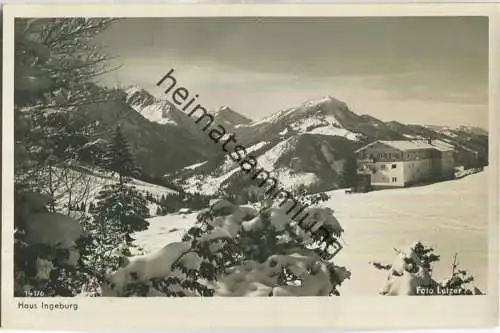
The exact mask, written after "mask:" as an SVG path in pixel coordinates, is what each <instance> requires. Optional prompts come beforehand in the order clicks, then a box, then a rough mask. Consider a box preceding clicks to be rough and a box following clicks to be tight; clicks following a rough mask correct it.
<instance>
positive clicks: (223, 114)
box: [216, 105, 251, 125]
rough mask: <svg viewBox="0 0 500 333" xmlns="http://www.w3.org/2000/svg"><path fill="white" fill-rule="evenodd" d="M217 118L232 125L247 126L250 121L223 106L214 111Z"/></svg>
mask: <svg viewBox="0 0 500 333" xmlns="http://www.w3.org/2000/svg"><path fill="white" fill-rule="evenodd" d="M216 115H217V117H219V118H220V119H223V120H224V121H226V122H227V123H230V124H232V125H241V124H248V123H250V122H251V120H250V119H249V118H247V117H245V116H244V115H242V114H240V113H238V112H236V111H234V110H233V109H231V108H230V107H229V106H227V105H223V106H221V107H220V108H219V110H217V111H216Z"/></svg>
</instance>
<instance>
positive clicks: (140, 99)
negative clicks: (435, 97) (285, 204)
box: [125, 87, 488, 195]
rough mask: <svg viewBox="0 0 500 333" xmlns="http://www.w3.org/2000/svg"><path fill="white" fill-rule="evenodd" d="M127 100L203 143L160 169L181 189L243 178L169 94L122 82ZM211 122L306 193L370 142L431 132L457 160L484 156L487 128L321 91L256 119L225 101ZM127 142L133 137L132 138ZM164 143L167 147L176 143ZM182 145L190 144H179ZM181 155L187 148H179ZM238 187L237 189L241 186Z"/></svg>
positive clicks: (215, 186) (332, 180)
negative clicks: (391, 114) (387, 112)
mask: <svg viewBox="0 0 500 333" xmlns="http://www.w3.org/2000/svg"><path fill="white" fill-rule="evenodd" d="M125 91H126V93H127V103H129V104H130V105H131V106H132V108H133V109H134V110H135V111H136V112H137V113H139V114H140V115H141V116H143V117H144V118H145V119H147V120H149V121H150V122H152V123H155V124H161V125H165V126H166V127H168V128H175V130H177V129H179V128H183V129H185V131H186V132H188V133H191V135H192V137H193V138H196V140H199V145H200V146H203V147H207V151H208V152H209V157H208V158H207V159H205V160H204V159H203V157H199V156H196V157H193V158H195V159H197V161H196V163H193V164H191V165H189V164H187V165H184V166H183V167H179V168H178V169H177V170H175V171H173V172H168V173H165V174H164V177H165V178H166V179H168V180H169V181H172V182H174V183H176V184H178V185H179V186H181V187H182V188H183V189H185V190H186V191H188V192H200V193H204V194H207V195H212V194H214V193H216V192H217V191H218V190H219V189H228V188H232V187H237V188H238V187H241V186H239V185H238V184H237V183H238V181H239V179H241V178H242V177H243V175H242V171H241V170H239V165H238V164H237V163H236V162H234V161H233V160H232V159H231V158H230V157H229V156H227V155H226V156H224V154H223V151H222V149H221V148H220V147H218V146H217V145H216V144H214V143H213V142H211V141H210V140H207V135H206V134H205V133H203V131H202V130H201V128H200V127H199V126H197V125H195V124H194V122H195V120H196V118H194V119H192V118H190V117H188V116H187V115H186V114H185V113H184V112H182V111H180V110H178V109H177V108H176V107H175V106H174V105H173V104H172V103H170V102H169V101H168V100H158V99H156V98H155V97H153V96H152V95H151V94H150V93H148V92H147V91H145V90H144V89H138V88H137V87H132V88H128V89H126V90H125ZM212 114H213V115H214V116H215V121H214V124H215V123H217V124H221V125H223V126H224V127H225V128H226V129H227V131H228V132H233V133H235V140H236V141H237V142H238V144H243V145H244V146H245V147H246V149H247V152H249V153H250V152H251V154H252V155H253V156H255V157H256V158H257V161H258V164H259V166H260V167H262V168H264V169H265V170H267V171H269V172H272V174H273V176H274V177H275V178H276V179H278V180H279V181H280V182H281V183H282V184H283V185H284V186H285V187H286V188H288V189H290V190H296V189H298V188H306V189H307V190H309V191H310V192H318V191H325V190H332V189H336V188H338V187H339V184H340V176H339V175H340V173H341V169H342V165H343V162H344V160H345V158H346V157H347V156H348V155H349V154H351V153H352V152H353V151H354V150H355V149H357V148H359V147H361V146H363V145H365V144H367V143H370V142H373V141H375V140H426V139H428V138H433V139H434V140H439V141H442V142H443V143H444V144H448V145H452V146H453V147H455V152H456V160H458V164H459V165H460V163H461V162H463V163H466V161H467V159H468V158H469V156H470V155H471V154H474V152H477V153H478V154H479V155H480V157H481V158H483V159H487V149H488V136H487V132H486V134H485V131H482V132H481V131H479V130H477V129H473V128H468V127H465V126H462V127H460V128H449V127H440V126H432V125H429V126H424V125H411V124H410V125H405V124H401V123H398V122H395V121H390V122H383V121H381V120H378V119H376V118H374V117H371V116H367V115H358V114H356V113H354V112H352V111H351V110H350V109H349V107H348V106H347V104H346V103H345V102H343V101H340V100H338V99H335V98H334V97H331V96H326V97H323V98H319V99H316V100H310V101H306V102H304V103H303V104H302V105H299V106H297V107H294V108H290V109H286V110H282V111H279V112H276V113H274V114H272V115H270V116H268V117H265V118H263V119H260V120H254V121H251V120H250V119H248V118H246V117H244V116H242V115H240V114H238V113H237V112H236V111H234V110H232V109H230V108H229V107H228V106H224V107H221V108H220V109H219V110H217V111H215V112H213V113H212ZM131 139H132V140H133V137H131ZM176 142H177V141H174V144H169V143H166V149H167V150H172V151H175V150H177V149H179V147H178V145H177V144H176ZM186 145H187V146H188V147H189V143H187V144H184V145H183V146H182V147H183V149H184V147H185V146H186ZM186 154H189V152H188V151H186ZM238 190H241V191H244V189H243V188H238Z"/></svg>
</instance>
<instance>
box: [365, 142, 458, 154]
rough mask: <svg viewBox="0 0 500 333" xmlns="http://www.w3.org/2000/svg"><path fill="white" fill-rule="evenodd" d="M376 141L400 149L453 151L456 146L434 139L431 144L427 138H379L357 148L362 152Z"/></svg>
mask: <svg viewBox="0 0 500 333" xmlns="http://www.w3.org/2000/svg"><path fill="white" fill-rule="evenodd" d="M376 143H381V144H384V145H386V146H389V147H392V148H394V149H397V150H400V151H409V150H424V149H433V150H439V151H453V150H454V147H453V146H452V145H450V144H449V143H446V142H444V141H440V140H432V141H431V143H430V144H429V143H428V142H427V141H426V140H378V141H375V142H372V143H370V144H368V145H366V146H364V147H361V148H359V149H358V150H356V153H357V152H360V151H362V150H364V149H366V148H368V147H370V146H372V145H374V144H376Z"/></svg>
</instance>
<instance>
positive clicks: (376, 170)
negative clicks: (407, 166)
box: [361, 161, 404, 187]
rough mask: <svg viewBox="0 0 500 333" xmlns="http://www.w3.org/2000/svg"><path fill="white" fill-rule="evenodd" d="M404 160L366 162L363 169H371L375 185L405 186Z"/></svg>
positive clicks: (372, 181) (372, 180) (371, 176)
mask: <svg viewBox="0 0 500 333" xmlns="http://www.w3.org/2000/svg"><path fill="white" fill-rule="evenodd" d="M403 164H404V162H401V161H399V162H389V163H388V162H375V163H364V164H362V165H363V166H362V167H361V169H362V170H365V171H368V170H370V171H371V172H370V178H371V184H372V186H374V187H403V186H404V175H403Z"/></svg>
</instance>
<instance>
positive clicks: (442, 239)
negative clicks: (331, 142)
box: [136, 169, 488, 296]
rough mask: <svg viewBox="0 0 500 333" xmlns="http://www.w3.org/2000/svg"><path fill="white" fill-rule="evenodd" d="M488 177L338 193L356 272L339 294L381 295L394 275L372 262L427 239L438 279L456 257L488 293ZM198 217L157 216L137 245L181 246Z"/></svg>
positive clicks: (334, 203)
mask: <svg viewBox="0 0 500 333" xmlns="http://www.w3.org/2000/svg"><path fill="white" fill-rule="evenodd" d="M485 170H486V171H484V172H481V173H477V174H473V175H470V176H467V177H465V178H462V179H459V180H453V181H447V182H442V183H437V184H432V185H428V186H422V187H414V188H406V189H395V190H384V191H377V192H371V193H366V194H351V195H348V194H345V193H344V192H343V191H332V192H329V193H328V194H329V195H330V196H331V198H330V200H329V201H328V202H326V203H324V205H325V206H328V207H330V208H332V209H334V210H335V217H336V218H338V220H339V221H340V223H341V224H342V227H343V228H344V229H345V232H344V234H343V238H344V240H345V242H346V244H345V246H344V249H343V250H342V251H341V252H340V253H339V254H338V255H337V256H336V257H335V258H334V261H335V264H337V265H340V266H346V267H347V268H348V269H349V270H350V271H351V273H352V275H351V279H350V280H346V281H345V282H344V283H343V284H342V287H341V288H340V293H341V295H342V296H345V295H377V294H378V292H379V291H380V290H381V289H382V288H383V287H384V284H385V281H386V278H387V275H386V274H387V273H386V272H384V271H379V270H377V269H375V268H374V267H373V266H372V265H371V264H370V262H371V261H382V262H384V263H391V261H392V260H393V258H394V255H395V252H394V250H393V248H399V247H402V246H407V245H411V244H413V242H414V241H417V240H420V241H422V242H423V243H424V244H426V245H429V246H432V247H434V248H435V250H436V252H437V253H438V254H440V255H441V261H440V262H438V263H436V264H435V266H434V267H435V268H434V272H433V277H434V278H435V279H436V280H438V281H440V280H443V279H445V278H448V277H449V276H450V275H451V264H452V262H453V256H454V254H455V253H458V261H459V264H460V266H461V268H463V269H466V270H468V271H469V272H470V273H471V274H472V275H473V276H474V277H475V282H474V284H475V285H476V286H477V287H479V288H480V289H481V290H483V291H485V292H486V285H487V275H488V272H487V269H488V267H487V263H488V258H487V252H488V233H487V228H488V192H487V188H488V180H487V169H485ZM196 215H197V214H196V213H192V214H186V215H179V214H171V215H167V216H160V217H154V218H151V219H149V221H150V224H151V225H150V228H149V229H148V230H146V231H143V232H141V233H138V234H137V235H136V236H137V242H138V244H139V245H140V246H141V247H143V248H144V250H146V252H149V251H154V250H157V249H160V248H162V247H163V246H165V245H166V244H168V243H171V242H178V241H180V239H181V237H182V235H183V234H184V232H185V231H187V229H188V228H189V227H190V226H191V225H193V224H194V222H195V221H196Z"/></svg>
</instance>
